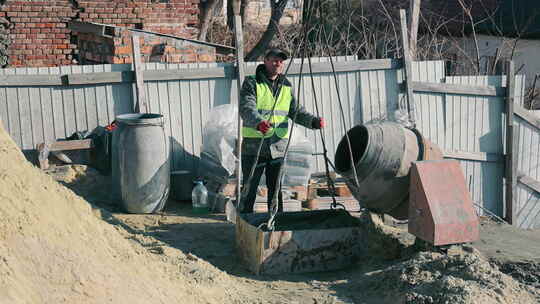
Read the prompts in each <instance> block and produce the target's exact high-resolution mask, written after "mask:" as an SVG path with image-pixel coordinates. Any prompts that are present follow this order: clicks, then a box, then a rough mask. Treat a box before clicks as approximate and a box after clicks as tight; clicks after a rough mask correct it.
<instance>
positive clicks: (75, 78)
mask: <svg viewBox="0 0 540 304" xmlns="http://www.w3.org/2000/svg"><path fill="white" fill-rule="evenodd" d="M65 77H66V78H67V84H66V85H88V84H102V83H103V84H104V83H119V82H133V80H134V79H135V74H134V73H133V72H132V71H123V72H100V73H84V74H70V75H65ZM32 85H33V84H32Z"/></svg>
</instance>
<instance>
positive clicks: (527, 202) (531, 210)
mask: <svg viewBox="0 0 540 304" xmlns="http://www.w3.org/2000/svg"><path fill="white" fill-rule="evenodd" d="M516 188H517V191H516V192H517V195H516V199H517V201H518V202H519V205H518V209H517V214H516V215H517V226H518V227H520V228H523V229H539V228H540V193H539V192H536V191H534V190H532V189H530V188H529V187H527V186H525V185H524V184H522V183H520V182H518V184H517V187H516Z"/></svg>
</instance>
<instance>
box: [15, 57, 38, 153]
mask: <svg viewBox="0 0 540 304" xmlns="http://www.w3.org/2000/svg"><path fill="white" fill-rule="evenodd" d="M15 73H17V74H22V75H28V69H27V68H17V69H15ZM17 102H18V103H19V118H20V123H21V146H20V148H21V149H32V148H33V147H34V142H33V140H32V137H33V129H34V128H33V126H32V123H33V122H34V121H33V120H32V112H31V107H30V89H29V88H27V87H17Z"/></svg>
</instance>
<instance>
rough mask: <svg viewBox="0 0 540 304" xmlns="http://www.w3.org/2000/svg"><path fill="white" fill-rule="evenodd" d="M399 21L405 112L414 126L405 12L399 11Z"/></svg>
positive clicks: (410, 66)
mask: <svg viewBox="0 0 540 304" xmlns="http://www.w3.org/2000/svg"><path fill="white" fill-rule="evenodd" d="M399 15H400V19H401V43H402V46H403V60H404V63H405V64H404V65H403V68H404V69H405V81H404V83H405V90H406V92H407V112H408V113H409V119H410V121H411V122H412V123H413V125H414V126H416V119H415V113H414V112H415V111H414V93H413V88H412V81H413V79H412V59H411V52H410V49H409V34H408V33H407V13H405V10H403V9H401V10H399Z"/></svg>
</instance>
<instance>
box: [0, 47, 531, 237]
mask: <svg viewBox="0 0 540 304" xmlns="http://www.w3.org/2000/svg"><path fill="white" fill-rule="evenodd" d="M312 62H313V72H314V82H315V88H312V84H311V80H310V79H309V78H307V77H308V76H307V75H306V74H307V72H308V68H307V66H306V65H304V66H303V67H302V66H301V64H300V61H299V60H295V61H294V62H293V64H292V65H291V68H290V70H289V74H288V76H289V78H290V79H291V81H292V82H293V85H294V86H295V87H296V88H297V89H298V90H300V96H301V97H300V102H301V104H303V105H304V106H305V107H306V108H307V109H308V110H309V111H311V112H314V111H315V104H314V100H315V98H316V99H317V100H318V101H319V108H320V110H321V116H323V117H325V118H326V120H327V121H328V127H327V128H325V129H324V134H325V137H326V140H327V142H328V149H329V152H330V155H329V156H330V158H331V159H333V155H334V151H335V150H336V147H337V144H338V142H339V141H340V139H341V137H342V136H343V134H344V127H343V121H342V118H341V114H340V110H339V108H338V106H337V100H338V92H339V96H340V97H341V101H342V104H343V107H344V110H345V111H344V114H345V125H346V127H345V128H346V129H348V128H350V127H352V126H353V125H356V124H359V123H366V122H369V121H372V120H380V119H393V118H394V117H393V116H394V112H395V110H397V108H398V104H399V103H402V104H403V102H404V100H405V99H406V96H407V94H405V91H404V85H405V84H406V85H408V87H410V88H411V89H412V92H413V99H414V102H413V105H414V108H415V116H416V117H417V123H418V125H417V127H418V129H419V130H420V131H421V132H422V133H423V134H424V135H425V136H426V137H429V138H431V140H432V141H433V142H435V143H436V144H438V145H439V146H440V147H441V148H442V149H443V150H444V152H445V155H446V157H449V158H455V159H459V160H460V162H461V164H462V167H463V169H464V172H465V176H466V177H467V180H468V183H469V186H470V190H471V193H472V196H473V199H474V200H475V202H477V203H478V205H479V206H482V207H483V208H486V209H488V210H490V211H491V212H494V213H496V214H497V215H499V216H504V215H506V213H507V212H508V210H510V211H511V212H512V213H513V215H512V216H513V220H514V223H516V224H518V225H519V226H521V227H526V228H530V227H538V225H540V218H539V215H538V212H539V211H538V210H540V205H539V201H538V200H539V198H538V196H539V194H538V193H539V192H538V182H537V181H538V180H539V178H540V176H539V174H540V172H539V170H538V157H539V156H538V146H539V145H538V136H539V130H538V120H531V119H530V117H529V116H528V115H527V114H523V113H526V111H525V110H523V109H521V108H520V107H519V106H517V104H516V107H515V108H516V112H515V113H516V114H514V120H513V121H514V132H513V133H514V146H513V147H514V150H515V152H514V153H513V154H512V155H513V159H514V162H515V163H517V164H519V165H518V166H516V168H515V169H513V170H515V171H516V174H515V175H516V185H515V189H516V190H515V193H514V194H515V196H514V199H513V200H514V202H515V203H514V204H512V206H511V208H510V209H508V208H507V206H508V204H505V193H504V189H505V187H504V183H505V177H506V176H507V172H506V171H505V159H506V158H507V157H506V148H505V147H506V146H505V140H506V130H507V129H508V128H507V126H506V120H505V112H506V108H505V105H506V100H507V99H508V98H507V96H506V94H507V91H508V90H507V89H506V88H505V80H504V78H503V77H501V76H496V77H494V76H490V77H446V75H445V70H444V62H441V61H428V62H413V63H412V65H411V71H410V75H412V76H410V77H412V79H410V80H409V81H406V77H405V75H406V73H405V72H404V70H403V64H402V62H401V61H400V60H390V59H385V60H366V61H357V60H354V59H353V58H349V57H341V58H338V59H337V61H336V62H334V65H335V70H336V72H337V73H336V79H335V78H334V74H333V73H332V69H331V66H330V64H329V62H328V59H327V58H313V59H312ZM246 67H247V74H248V75H249V74H253V73H254V69H255V64H248V65H247V66H246ZM300 71H303V75H300ZM234 75H235V70H234V67H233V66H231V65H228V64H150V63H149V64H145V71H144V80H145V84H144V88H145V93H146V96H147V100H148V104H149V111H150V112H156V113H161V114H163V115H164V116H165V121H166V133H167V136H169V138H170V142H169V144H170V151H171V153H172V154H171V155H172V160H173V169H174V170H181V169H187V170H196V168H197V165H198V156H199V153H200V148H201V144H202V140H201V135H202V130H203V128H204V124H205V122H206V120H207V117H208V113H209V111H210V109H211V108H213V107H214V106H217V105H222V104H227V103H230V102H233V103H235V102H236V100H237V96H238V92H237V88H236V85H235V84H234V82H233V81H235V80H234V77H235V76H234ZM301 79H302V80H301ZM133 80H134V73H133V71H132V67H131V65H93V66H68V67H58V68H19V69H4V70H0V118H1V120H2V122H3V125H4V127H5V128H6V129H7V130H8V132H9V133H10V135H11V136H12V137H13V139H14V140H15V142H16V143H17V144H18V145H19V146H20V147H21V148H22V149H23V150H33V149H35V147H36V145H37V144H39V143H41V142H46V141H51V140H55V139H59V138H65V137H67V136H69V135H71V134H72V133H74V132H76V131H84V130H92V129H93V128H95V127H96V126H99V125H101V126H103V125H106V124H108V123H110V122H111V121H112V120H113V119H114V117H115V116H116V115H119V114H123V113H129V112H132V111H133V107H134V104H135V103H136V94H134V86H133ZM523 85H524V79H523V77H517V78H516V81H515V90H514V91H515V94H514V95H515V96H514V99H516V101H517V102H518V103H519V100H520V99H521V98H522V96H523ZM524 117H526V118H524ZM303 132H305V134H306V135H307V136H308V138H309V139H310V140H311V141H312V142H313V143H314V145H315V149H316V151H319V152H320V151H322V148H321V147H320V138H319V135H318V133H317V132H312V131H309V130H304V131H303ZM534 145H536V147H537V148H536V150H534V148H531V147H533V146H534ZM314 163H315V170H317V171H322V170H323V168H324V167H323V165H324V163H323V159H322V158H321V157H320V156H317V157H315V162H314ZM482 212H483V211H482Z"/></svg>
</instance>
